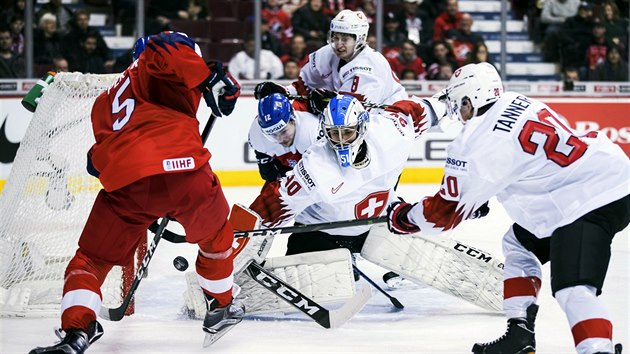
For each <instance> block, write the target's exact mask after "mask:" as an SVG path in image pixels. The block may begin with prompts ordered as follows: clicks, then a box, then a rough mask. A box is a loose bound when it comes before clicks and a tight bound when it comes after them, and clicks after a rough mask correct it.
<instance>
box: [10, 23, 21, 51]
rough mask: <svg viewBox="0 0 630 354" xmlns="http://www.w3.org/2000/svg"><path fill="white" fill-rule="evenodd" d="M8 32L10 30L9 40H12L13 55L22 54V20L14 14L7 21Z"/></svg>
mask: <svg viewBox="0 0 630 354" xmlns="http://www.w3.org/2000/svg"><path fill="white" fill-rule="evenodd" d="M9 30H11V38H12V39H13V48H11V50H13V53H15V54H23V53H24V18H23V17H20V15H18V14H15V15H13V17H11V19H10V20H9Z"/></svg>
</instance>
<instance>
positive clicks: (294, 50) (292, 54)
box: [280, 34, 309, 68]
mask: <svg viewBox="0 0 630 354" xmlns="http://www.w3.org/2000/svg"><path fill="white" fill-rule="evenodd" d="M308 54H309V53H308V52H307V51H306V40H304V36H302V35H301V34H296V35H294V36H293V38H291V46H290V47H289V52H288V53H287V54H285V55H283V56H281V57H280V61H282V62H283V63H285V62H287V60H293V61H295V62H297V63H298V66H299V67H300V68H301V67H302V66H304V64H306V63H307V62H308Z"/></svg>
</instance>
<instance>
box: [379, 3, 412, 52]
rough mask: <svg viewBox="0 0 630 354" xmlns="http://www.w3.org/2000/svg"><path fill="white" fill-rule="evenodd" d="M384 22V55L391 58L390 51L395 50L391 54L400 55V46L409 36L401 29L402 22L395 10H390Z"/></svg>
mask: <svg viewBox="0 0 630 354" xmlns="http://www.w3.org/2000/svg"><path fill="white" fill-rule="evenodd" d="M383 22H384V24H383V55H384V56H385V57H386V58H389V57H390V55H389V53H390V52H393V53H392V55H391V56H396V55H398V52H399V51H400V46H401V45H402V44H403V42H404V41H405V39H407V36H406V35H405V33H404V32H403V31H402V30H401V29H400V22H398V18H397V17H396V15H394V13H393V12H388V13H387V14H386V15H385V20H384V21H383Z"/></svg>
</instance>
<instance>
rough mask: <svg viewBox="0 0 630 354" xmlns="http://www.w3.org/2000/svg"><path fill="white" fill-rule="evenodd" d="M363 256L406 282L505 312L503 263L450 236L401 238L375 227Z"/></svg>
mask: <svg viewBox="0 0 630 354" xmlns="http://www.w3.org/2000/svg"><path fill="white" fill-rule="evenodd" d="M361 256H363V257H364V258H365V259H367V260H369V261H370V262H372V263H375V264H377V265H379V266H381V267H383V268H386V269H389V270H392V271H394V272H396V273H398V274H400V275H402V276H404V277H405V278H406V279H408V280H410V281H413V282H416V283H419V284H426V285H429V286H431V287H434V288H436V289H438V290H440V291H442V292H445V293H447V294H450V295H454V296H456V297H459V298H461V299H464V300H466V301H468V302H470V303H472V304H475V305H477V306H479V307H481V308H484V309H486V310H491V311H501V310H502V302H503V262H502V261H501V260H500V259H498V258H496V257H495V256H492V255H490V254H489V253H487V252H483V251H481V250H479V249H477V248H474V247H471V246H468V245H466V244H463V243H461V242H459V241H456V240H453V239H449V238H446V237H439V236H432V237H425V236H422V234H421V233H416V234H412V235H409V236H404V237H401V236H399V235H394V234H392V233H390V232H389V231H388V230H387V227H386V226H385V225H376V226H373V227H372V228H371V230H370V232H369V234H368V237H367V239H366V241H365V245H364V246H363V249H362V250H361Z"/></svg>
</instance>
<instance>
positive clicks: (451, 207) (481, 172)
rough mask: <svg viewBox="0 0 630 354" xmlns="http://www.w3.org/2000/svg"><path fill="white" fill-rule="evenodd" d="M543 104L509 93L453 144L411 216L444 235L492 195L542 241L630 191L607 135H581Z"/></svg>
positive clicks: (628, 173) (629, 168)
mask: <svg viewBox="0 0 630 354" xmlns="http://www.w3.org/2000/svg"><path fill="white" fill-rule="evenodd" d="M558 117H559V116H558V114H557V113H555V112H554V111H553V110H552V109H551V108H549V107H548V106H547V105H545V104H544V103H542V102H540V101H537V100H535V99H531V98H528V97H525V96H523V95H520V94H518V93H514V92H506V93H504V94H503V95H502V96H501V98H500V99H499V100H498V101H497V102H496V103H495V104H494V105H493V106H492V107H491V108H490V109H489V110H488V111H487V112H486V113H485V114H483V115H482V116H478V117H474V118H472V119H471V120H469V121H468V122H467V123H466V125H465V126H464V128H463V130H462V131H461V132H460V134H459V135H458V136H457V138H456V139H455V140H454V141H453V142H452V143H451V144H450V145H449V146H448V148H447V154H448V157H447V159H446V166H445V171H444V179H443V181H442V186H441V190H440V192H438V193H437V194H436V195H435V196H433V197H428V198H425V199H424V200H423V201H422V202H420V203H418V204H416V206H415V207H414V208H413V209H412V210H411V212H410V213H409V219H410V220H411V221H412V222H414V223H415V224H416V225H418V226H419V227H420V229H421V230H422V231H423V232H431V231H444V230H448V229H450V228H452V227H454V226H456V225H457V224H458V223H459V222H460V221H461V220H462V219H465V218H467V217H468V216H469V215H470V213H471V212H473V211H474V210H476V209H477V208H478V207H479V206H480V205H481V204H482V203H484V202H486V201H487V200H488V199H490V198H491V197H492V196H495V195H496V197H497V199H498V200H499V202H500V203H501V204H502V205H503V206H504V207H505V209H506V211H507V212H508V214H509V215H510V217H511V218H512V219H513V220H514V221H515V222H516V223H518V224H519V225H521V226H522V227H524V228H525V229H527V230H528V231H530V232H532V233H533V234H535V235H536V236H537V237H539V238H545V237H549V236H551V233H552V232H553V231H554V230H555V229H557V228H558V227H560V226H564V225H567V224H569V223H571V222H573V221H575V220H576V219H577V218H579V217H580V216H582V215H584V214H586V213H588V212H590V211H592V210H594V209H597V208H599V207H601V206H604V205H606V204H608V203H610V202H613V201H615V200H617V199H620V198H622V197H623V196H625V195H628V194H629V193H630V160H629V159H628V157H627V156H626V155H625V154H624V152H623V151H622V150H621V148H620V147H619V146H617V145H615V144H613V143H612V142H611V141H610V140H609V139H608V138H607V137H606V136H605V135H604V134H602V133H596V132H589V133H587V134H585V135H579V134H578V133H576V132H574V131H573V130H572V129H570V128H569V127H568V126H566V125H565V124H564V123H563V122H562V121H561V120H560V119H558Z"/></svg>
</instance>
